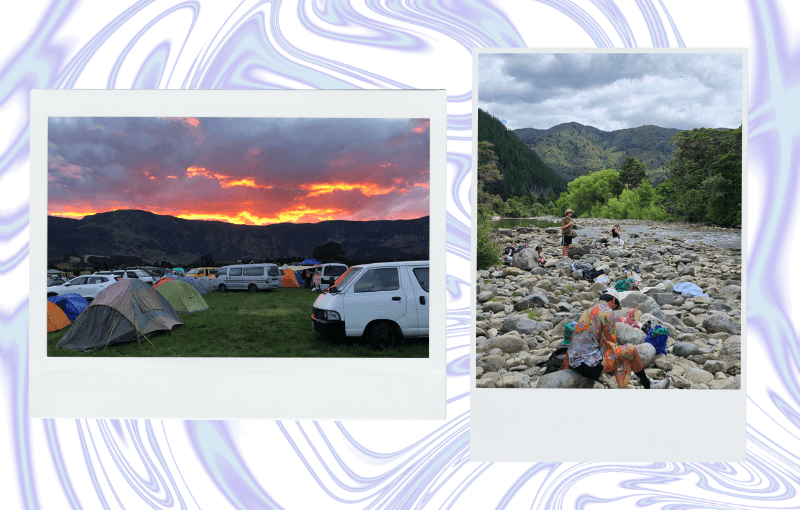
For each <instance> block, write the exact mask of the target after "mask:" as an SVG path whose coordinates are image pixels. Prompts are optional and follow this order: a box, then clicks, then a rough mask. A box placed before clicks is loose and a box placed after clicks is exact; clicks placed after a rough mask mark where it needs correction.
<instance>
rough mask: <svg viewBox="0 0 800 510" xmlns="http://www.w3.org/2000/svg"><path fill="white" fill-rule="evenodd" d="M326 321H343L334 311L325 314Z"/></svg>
mask: <svg viewBox="0 0 800 510" xmlns="http://www.w3.org/2000/svg"><path fill="white" fill-rule="evenodd" d="M324 319H325V320H329V321H338V320H341V317H339V314H338V313H337V312H334V311H333V310H328V311H327V312H325V317H324Z"/></svg>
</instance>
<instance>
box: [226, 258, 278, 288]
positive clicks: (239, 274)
mask: <svg viewBox="0 0 800 510" xmlns="http://www.w3.org/2000/svg"><path fill="white" fill-rule="evenodd" d="M213 282H214V288H216V289H217V290H219V291H220V292H225V291H228V290H249V291H250V292H256V291H259V290H272V289H279V288H280V287H281V272H280V271H279V270H278V266H277V265H276V264H236V265H233V266H225V267H222V268H220V270H219V272H217V277H216V278H214V280H213Z"/></svg>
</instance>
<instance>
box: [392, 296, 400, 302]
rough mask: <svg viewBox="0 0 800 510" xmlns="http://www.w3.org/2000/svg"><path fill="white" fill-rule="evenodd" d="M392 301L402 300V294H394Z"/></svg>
mask: <svg viewBox="0 0 800 510" xmlns="http://www.w3.org/2000/svg"><path fill="white" fill-rule="evenodd" d="M392 301H400V296H393V297H392Z"/></svg>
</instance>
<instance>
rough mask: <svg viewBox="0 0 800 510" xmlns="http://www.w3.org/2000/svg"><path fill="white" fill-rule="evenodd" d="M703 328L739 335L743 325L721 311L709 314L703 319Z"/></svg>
mask: <svg viewBox="0 0 800 510" xmlns="http://www.w3.org/2000/svg"><path fill="white" fill-rule="evenodd" d="M703 328H705V330H706V331H708V332H709V333H719V332H725V333H730V334H731V335H738V334H739V333H740V332H741V326H739V325H738V324H736V323H735V322H734V321H733V319H731V318H730V317H728V316H727V315H722V314H719V313H713V314H711V315H707V316H706V317H705V318H704V319H703Z"/></svg>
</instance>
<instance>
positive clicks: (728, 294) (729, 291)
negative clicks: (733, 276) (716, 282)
mask: <svg viewBox="0 0 800 510" xmlns="http://www.w3.org/2000/svg"><path fill="white" fill-rule="evenodd" d="M719 295H721V296H723V297H724V298H725V299H727V300H728V301H732V300H735V299H739V298H741V297H742V288H741V287H740V286H738V285H726V286H725V287H722V288H721V289H719Z"/></svg>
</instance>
